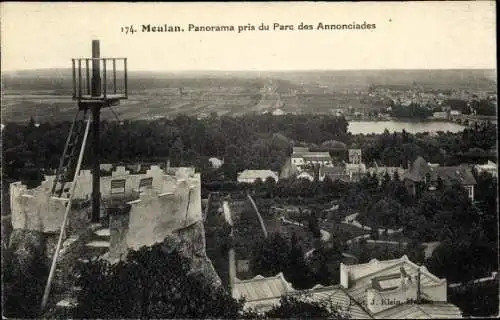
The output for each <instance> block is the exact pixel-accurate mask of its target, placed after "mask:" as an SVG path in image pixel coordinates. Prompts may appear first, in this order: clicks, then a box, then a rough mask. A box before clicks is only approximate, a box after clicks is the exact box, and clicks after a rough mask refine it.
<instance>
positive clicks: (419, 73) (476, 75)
mask: <svg viewBox="0 0 500 320" xmlns="http://www.w3.org/2000/svg"><path fill="white" fill-rule="evenodd" d="M71 78H72V72H71V69H69V68H68V69H39V70H22V71H11V72H5V73H2V86H3V89H4V90H41V89H46V90H53V89H55V88H69V89H70V88H71V86H72V83H71ZM265 78H267V79H269V78H272V79H276V80H279V79H282V80H289V81H292V82H294V83H296V84H302V83H303V84H322V85H327V86H333V87H338V88H344V87H359V88H364V87H368V86H370V85H421V86H424V87H439V88H444V87H446V88H457V87H466V88H475V89H478V88H481V89H487V90H489V89H494V88H496V70H492V69H467V70H335V71H282V72H279V71H270V72H266V71H186V72H147V71H131V72H129V81H130V88H131V89H134V87H135V86H136V85H137V83H141V84H146V85H148V86H150V87H151V88H155V87H165V86H168V84H169V83H171V82H172V80H174V79H175V80H177V82H180V83H177V84H176V85H189V84H191V83H192V82H193V80H195V79H196V80H197V81H198V82H205V81H207V80H208V79H211V80H213V81H214V82H215V83H217V85H231V84H232V85H234V81H235V80H240V81H242V80H251V79H254V80H256V79H261V80H262V79H265ZM187 79H189V81H186V80H187ZM243 82H245V81H243ZM141 87H142V86H141Z"/></svg>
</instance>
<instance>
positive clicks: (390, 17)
mask: <svg viewBox="0 0 500 320" xmlns="http://www.w3.org/2000/svg"><path fill="white" fill-rule="evenodd" d="M0 6H1V7H0V9H1V10H0V15H1V49H2V50H1V51H2V52H1V58H2V60H1V63H2V70H4V71H12V70H25V69H44V68H69V67H71V58H76V57H90V56H91V41H92V40H93V39H98V40H100V46H101V56H106V57H113V56H115V57H127V58H128V65H129V70H134V71H183V70H227V71H229V70H263V71H264V70H346V69H355V70H360V69H467V68H487V69H496V27H495V23H496V15H495V13H496V10H495V2H493V1H474V2H467V1H464V2H427V1H425V2H386V3H377V2H363V3H321V2H314V3H304V2H301V3H290V2H288V3H280V2H275V3H262V2H260V3H74V2H73V3H72V2H68V3H18V2H3V3H1V4H0ZM365 21H366V23H367V24H375V25H376V28H375V29H370V30H302V31H299V30H294V31H273V30H269V31H250V32H248V31H247V32H245V31H244V32H241V33H238V32H237V27H238V25H248V24H251V25H255V26H258V25H260V24H261V23H264V24H266V25H270V29H272V28H273V24H274V23H280V24H283V25H293V26H294V27H295V29H296V28H297V25H298V24H300V23H301V22H304V24H306V25H312V26H313V28H316V27H317V25H318V23H320V22H321V23H323V24H351V23H357V24H363V23H364V22H365ZM147 24H151V25H152V26H154V25H164V24H167V25H179V26H180V27H182V28H184V29H185V32H179V33H142V32H140V29H141V26H142V25H147ZM189 24H194V25H234V26H235V28H236V31H235V32H188V31H187V29H188V25H189ZM130 25H133V26H134V28H135V29H138V31H139V32H136V33H134V34H125V33H122V32H121V28H122V27H125V26H130Z"/></svg>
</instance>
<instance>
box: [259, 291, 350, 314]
mask: <svg viewBox="0 0 500 320" xmlns="http://www.w3.org/2000/svg"><path fill="white" fill-rule="evenodd" d="M304 298H307V297H306V296H304V297H301V296H296V297H295V296H282V297H281V299H280V304H279V305H277V306H274V307H273V308H272V309H271V310H269V311H268V312H267V313H266V316H267V317H269V318H289V319H290V318H292V319H293V318H295V319H350V316H349V315H348V314H345V313H344V312H342V311H339V310H338V308H337V307H335V306H333V305H332V303H331V302H330V301H314V300H310V299H304Z"/></svg>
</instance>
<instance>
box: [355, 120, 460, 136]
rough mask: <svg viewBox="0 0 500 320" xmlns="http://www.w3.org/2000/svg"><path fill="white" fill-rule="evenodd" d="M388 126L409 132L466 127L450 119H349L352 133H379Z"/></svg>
mask: <svg viewBox="0 0 500 320" xmlns="http://www.w3.org/2000/svg"><path fill="white" fill-rule="evenodd" d="M386 128H387V130H389V132H393V131H398V132H399V131H403V129H405V130H406V131H407V132H409V133H413V134H415V133H419V132H437V131H444V132H446V131H451V132H460V131H462V130H464V129H465V127H464V126H462V125H460V124H458V123H454V122H448V121H420V122H412V121H402V120H389V121H349V127H348V128H347V130H348V131H349V132H350V133H352V134H360V133H362V134H372V133H375V134H379V133H383V132H384V130H385V129H386Z"/></svg>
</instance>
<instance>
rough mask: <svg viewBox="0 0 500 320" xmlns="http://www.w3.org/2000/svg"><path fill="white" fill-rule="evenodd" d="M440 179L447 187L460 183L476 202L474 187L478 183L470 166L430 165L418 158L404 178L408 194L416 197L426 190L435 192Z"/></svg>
mask: <svg viewBox="0 0 500 320" xmlns="http://www.w3.org/2000/svg"><path fill="white" fill-rule="evenodd" d="M439 179H441V181H442V182H443V184H445V185H450V184H452V183H454V182H458V183H459V184H460V185H462V186H463V187H464V189H465V190H466V191H467V193H468V195H469V198H470V199H471V200H472V201H474V186H475V185H476V184H477V182H476V179H475V178H474V174H473V173H472V168H471V166H469V165H464V164H462V165H459V166H450V167H446V166H440V165H439V164H432V163H428V162H427V161H425V159H424V158H422V157H418V158H417V159H416V160H415V161H413V163H412V164H411V165H410V167H409V168H408V171H407V172H406V173H405V174H404V176H403V181H404V183H405V186H406V187H407V189H408V192H410V193H411V194H412V195H414V196H419V195H420V194H421V192H422V191H423V190H424V189H428V190H435V188H436V187H437V185H438V183H439Z"/></svg>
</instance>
